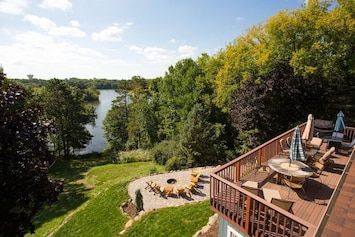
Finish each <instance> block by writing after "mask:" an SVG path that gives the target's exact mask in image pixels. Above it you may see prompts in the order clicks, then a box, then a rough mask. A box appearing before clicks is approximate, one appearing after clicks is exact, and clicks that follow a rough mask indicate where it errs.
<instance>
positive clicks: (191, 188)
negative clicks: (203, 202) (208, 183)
mask: <svg viewBox="0 0 355 237" xmlns="http://www.w3.org/2000/svg"><path fill="white" fill-rule="evenodd" d="M184 187H185V189H187V190H188V191H189V192H190V193H192V192H197V193H198V192H199V191H198V190H197V188H196V184H195V183H192V182H190V183H189V184H188V185H185V186H184Z"/></svg>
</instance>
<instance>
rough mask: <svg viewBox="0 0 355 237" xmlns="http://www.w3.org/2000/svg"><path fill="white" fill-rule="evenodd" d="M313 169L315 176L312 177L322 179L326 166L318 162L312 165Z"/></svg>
mask: <svg viewBox="0 0 355 237" xmlns="http://www.w3.org/2000/svg"><path fill="white" fill-rule="evenodd" d="M311 168H312V169H313V170H314V175H313V176H312V177H317V178H320V176H321V175H322V172H323V170H324V165H323V164H321V163H319V162H318V161H316V162H314V163H313V164H312V165H311Z"/></svg>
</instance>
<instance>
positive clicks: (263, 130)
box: [104, 0, 355, 169]
mask: <svg viewBox="0 0 355 237" xmlns="http://www.w3.org/2000/svg"><path fill="white" fill-rule="evenodd" d="M354 14H355V3H354V2H353V1H317V0H310V1H308V4H307V5H304V6H303V7H301V8H300V9H298V10H290V11H289V10H284V11H280V12H279V13H278V14H276V15H274V16H272V17H270V18H269V19H268V20H267V21H266V22H265V23H263V24H259V25H255V26H253V27H252V28H250V29H249V30H248V31H246V32H245V33H244V34H243V35H242V36H240V37H238V38H236V39H235V40H234V41H233V42H232V43H230V44H228V45H227V46H226V47H225V48H224V49H221V50H220V51H219V52H218V53H217V54H216V55H213V56H210V55H208V54H205V53H204V54H202V55H201V56H200V57H198V58H197V60H193V59H191V58H186V59H182V60H180V61H178V62H177V63H176V64H175V65H174V66H170V67H169V68H168V70H167V72H166V73H165V75H164V76H163V77H159V78H155V79H153V80H151V81H149V83H148V84H144V85H142V84H140V83H139V81H137V80H136V79H137V78H132V80H131V88H127V87H125V86H124V85H121V86H120V87H119V88H118V89H117V91H118V92H119V93H120V96H119V97H118V98H117V99H116V100H115V101H114V103H113V104H112V109H111V110H110V111H109V113H108V115H107V117H106V119H105V121H104V129H105V136H106V138H107V140H108V142H109V145H110V149H112V150H115V151H120V150H130V149H137V148H143V149H147V148H149V149H152V152H153V155H154V159H155V160H156V161H157V162H158V163H160V164H164V165H167V167H168V168H169V169H174V168H177V167H191V166H196V165H207V164H220V163H223V162H226V161H228V160H230V159H232V158H234V157H236V156H237V155H239V154H241V153H244V152H246V151H248V150H250V149H251V148H254V147H255V146H257V145H259V144H261V143H262V142H265V141H267V140H269V139H270V138H272V137H274V136H275V135H278V134H280V133H281V132H283V131H285V130H287V129H290V128H292V127H293V126H295V125H296V124H298V123H300V122H304V121H305V120H306V118H307V115H308V114H309V113H312V114H314V116H315V117H316V118H323V119H330V120H335V117H336V114H337V112H338V111H339V110H343V111H345V114H348V115H351V114H354V112H355V111H354V96H353V93H352V91H353V89H354V73H355V71H354V68H355V67H354V66H355V65H354V64H355V58H354V57H355V56H354V55H355V54H354V50H355V43H354V40H353V37H354V34H355V17H354ZM128 97H129V98H130V103H128V102H127V101H128ZM346 122H347V124H348V125H351V124H353V122H354V121H353V119H352V118H350V116H349V117H347V118H346ZM170 149H171V150H170Z"/></svg>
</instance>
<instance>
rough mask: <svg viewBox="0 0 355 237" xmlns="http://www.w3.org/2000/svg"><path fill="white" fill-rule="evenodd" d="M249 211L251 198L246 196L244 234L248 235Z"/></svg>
mask: <svg viewBox="0 0 355 237" xmlns="http://www.w3.org/2000/svg"><path fill="white" fill-rule="evenodd" d="M250 209H251V197H250V196H247V200H246V207H245V232H247V233H249V225H250Z"/></svg>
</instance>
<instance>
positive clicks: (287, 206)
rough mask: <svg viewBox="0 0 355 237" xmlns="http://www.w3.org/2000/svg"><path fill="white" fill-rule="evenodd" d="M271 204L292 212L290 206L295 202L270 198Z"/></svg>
mask: <svg viewBox="0 0 355 237" xmlns="http://www.w3.org/2000/svg"><path fill="white" fill-rule="evenodd" d="M271 203H272V204H274V205H275V206H278V207H280V208H282V209H284V210H285V211H288V212H292V206H293V204H294V203H295V202H293V201H290V200H285V199H278V198H272V199H271Z"/></svg>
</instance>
